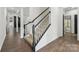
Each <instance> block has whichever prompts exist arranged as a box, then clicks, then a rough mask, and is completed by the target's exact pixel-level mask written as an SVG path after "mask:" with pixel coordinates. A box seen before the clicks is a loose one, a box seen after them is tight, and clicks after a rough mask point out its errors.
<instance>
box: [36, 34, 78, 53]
mask: <svg viewBox="0 0 79 59" xmlns="http://www.w3.org/2000/svg"><path fill="white" fill-rule="evenodd" d="M37 52H79V41H77V36H76V35H74V34H71V33H66V34H65V35H64V37H60V38H58V39H56V40H54V41H53V42H51V43H49V44H48V45H46V46H45V47H43V48H41V49H40V50H38V51H37Z"/></svg>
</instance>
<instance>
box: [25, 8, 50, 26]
mask: <svg viewBox="0 0 79 59" xmlns="http://www.w3.org/2000/svg"><path fill="white" fill-rule="evenodd" d="M48 9H49V7H48V8H46V9H45V10H44V11H43V12H41V13H40V14H39V15H38V16H37V17H36V18H35V19H33V20H32V21H30V22H28V23H27V24H24V25H28V24H30V23H33V22H34V21H35V20H36V19H37V18H38V17H40V16H41V15H42V14H43V13H44V12H45V11H46V10H48Z"/></svg>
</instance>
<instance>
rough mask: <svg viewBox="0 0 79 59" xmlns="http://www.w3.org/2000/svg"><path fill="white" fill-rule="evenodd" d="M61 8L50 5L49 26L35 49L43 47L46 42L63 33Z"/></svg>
mask: <svg viewBox="0 0 79 59" xmlns="http://www.w3.org/2000/svg"><path fill="white" fill-rule="evenodd" d="M62 24H63V9H62V8H57V7H55V8H54V7H52V8H51V26H50V28H49V29H48V30H47V32H46V33H45V35H44V36H43V37H42V39H41V40H40V42H39V43H38V45H37V46H36V51H37V50H39V49H40V48H42V47H44V46H45V45H47V44H48V43H50V42H52V41H54V40H55V39H56V38H58V37H60V36H62V35H63V31H62V30H63V25H62Z"/></svg>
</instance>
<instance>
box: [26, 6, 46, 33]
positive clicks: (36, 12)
mask: <svg viewBox="0 0 79 59" xmlns="http://www.w3.org/2000/svg"><path fill="white" fill-rule="evenodd" d="M46 8H47V7H30V8H29V17H28V18H27V21H28V22H29V21H32V20H34V19H35V18H36V17H37V16H38V15H39V14H40V13H41V12H43V11H44V10H45V9H46ZM46 13H47V12H46ZM44 16H45V14H43V15H42V16H40V17H39V18H38V19H36V21H35V22H34V24H35V23H37V22H38V21H39V20H41V19H42V17H44ZM32 25H33V24H32V23H31V24H29V25H28V26H27V31H28V32H29V33H32Z"/></svg>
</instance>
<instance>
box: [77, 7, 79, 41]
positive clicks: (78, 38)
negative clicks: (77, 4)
mask: <svg viewBox="0 0 79 59" xmlns="http://www.w3.org/2000/svg"><path fill="white" fill-rule="evenodd" d="M77 30H78V34H77V40H78V41H79V8H78V29H77Z"/></svg>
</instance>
